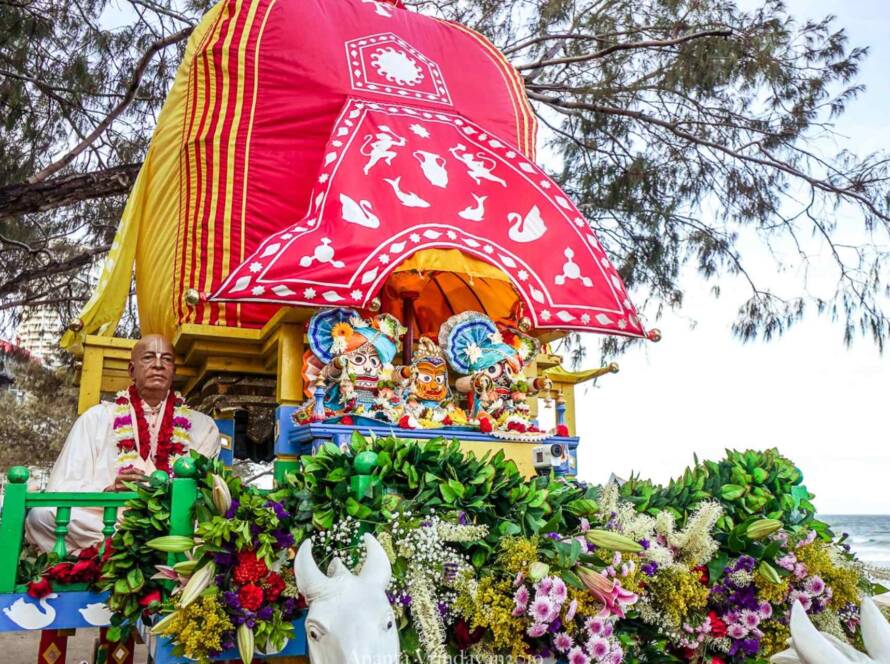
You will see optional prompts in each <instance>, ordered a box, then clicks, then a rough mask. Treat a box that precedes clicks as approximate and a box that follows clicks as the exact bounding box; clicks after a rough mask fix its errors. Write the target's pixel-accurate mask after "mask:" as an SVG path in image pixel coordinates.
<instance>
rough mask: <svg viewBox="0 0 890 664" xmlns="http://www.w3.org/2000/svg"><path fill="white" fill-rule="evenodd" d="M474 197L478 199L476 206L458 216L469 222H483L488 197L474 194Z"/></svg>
mask: <svg viewBox="0 0 890 664" xmlns="http://www.w3.org/2000/svg"><path fill="white" fill-rule="evenodd" d="M472 196H473V198H475V199H476V205H475V206H472V205H470V206H469V207H466V208H464V209H463V210H461V211H460V212H458V213H457V216H458V217H460V218H461V219H466V220H467V221H482V219H483V218H484V217H485V199H486V198H488V196H477V195H476V194H472ZM517 216H518V215H517Z"/></svg>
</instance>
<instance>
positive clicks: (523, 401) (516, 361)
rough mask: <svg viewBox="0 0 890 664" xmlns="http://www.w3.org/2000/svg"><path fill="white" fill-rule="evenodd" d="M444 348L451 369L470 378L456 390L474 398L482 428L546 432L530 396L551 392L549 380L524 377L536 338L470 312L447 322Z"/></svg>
mask: <svg viewBox="0 0 890 664" xmlns="http://www.w3.org/2000/svg"><path fill="white" fill-rule="evenodd" d="M508 342H509V343H508ZM439 344H440V346H441V347H442V350H443V353H444V355H445V357H446V359H447V360H448V363H449V365H450V366H451V368H452V369H454V370H455V371H456V372H458V373H460V374H464V376H463V377H461V378H459V379H457V381H455V388H456V389H457V390H458V391H459V392H462V393H464V394H467V395H468V399H469V406H468V410H469V412H470V415H471V417H472V418H473V419H474V420H477V421H478V422H479V425H480V428H482V429H483V430H492V431H494V430H500V431H502V432H510V433H513V434H523V435H524V434H538V433H541V432H539V430H538V428H537V427H536V426H535V424H534V423H533V421H532V419H531V416H530V407H529V404H528V397H529V396H533V395H535V394H537V393H538V392H540V391H542V390H546V389H547V388H548V383H549V381H548V379H546V378H529V377H527V376H526V375H525V374H524V373H523V368H524V367H525V365H526V364H527V363H529V362H531V361H532V360H534V358H535V356H536V355H537V353H538V350H539V348H540V346H539V343H538V341H537V340H536V339H534V338H532V337H529V336H528V335H526V334H523V333H522V332H520V331H519V330H518V329H516V328H513V327H504V328H503V330H501V329H499V328H498V326H497V325H495V323H494V322H493V321H492V320H491V319H490V318H488V317H487V316H485V315H483V314H481V313H478V312H474V311H469V312H464V313H461V314H457V315H455V316H452V317H451V318H449V319H448V320H447V321H445V323H443V325H442V327H441V329H440V330H439Z"/></svg>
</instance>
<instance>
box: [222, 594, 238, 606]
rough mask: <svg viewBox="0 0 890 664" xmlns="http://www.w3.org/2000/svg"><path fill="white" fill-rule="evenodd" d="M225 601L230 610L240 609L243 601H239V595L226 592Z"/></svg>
mask: <svg viewBox="0 0 890 664" xmlns="http://www.w3.org/2000/svg"><path fill="white" fill-rule="evenodd" d="M223 601H224V602H225V603H226V606H228V607H229V608H230V609H240V608H241V601H240V600H239V599H238V593H235V592H230V591H226V592H224V593H223Z"/></svg>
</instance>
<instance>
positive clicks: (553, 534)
mask: <svg viewBox="0 0 890 664" xmlns="http://www.w3.org/2000/svg"><path fill="white" fill-rule="evenodd" d="M545 537H548V538H550V539H552V540H558V539H559V538H560V535H559V533H557V532H553V531H551V532H549V533H547V534H546V535H545Z"/></svg>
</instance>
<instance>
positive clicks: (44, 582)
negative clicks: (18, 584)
mask: <svg viewBox="0 0 890 664" xmlns="http://www.w3.org/2000/svg"><path fill="white" fill-rule="evenodd" d="M52 591H53V586H52V584H51V583H50V582H49V579H47V578H46V577H43V578H42V579H40V580H38V581H31V582H30V583H29V584H28V594H29V595H30V596H31V597H33V598H34V599H43V598H44V597H46V596H47V595H49V594H50V593H51V592H52Z"/></svg>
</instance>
